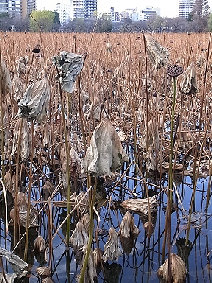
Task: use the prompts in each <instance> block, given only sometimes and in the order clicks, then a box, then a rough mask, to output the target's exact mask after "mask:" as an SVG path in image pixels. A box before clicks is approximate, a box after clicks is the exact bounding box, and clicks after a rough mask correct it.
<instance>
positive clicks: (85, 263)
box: [79, 176, 97, 283]
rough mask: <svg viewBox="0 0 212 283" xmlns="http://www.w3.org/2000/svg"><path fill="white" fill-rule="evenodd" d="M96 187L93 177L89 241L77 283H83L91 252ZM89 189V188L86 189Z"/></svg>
mask: <svg viewBox="0 0 212 283" xmlns="http://www.w3.org/2000/svg"><path fill="white" fill-rule="evenodd" d="M89 183H90V176H88V185H90V184H89ZM96 186H97V178H96V177H95V184H94V189H93V190H92V191H91V193H90V225H89V239H88V245H87V250H86V254H85V258H84V261H83V266H82V270H81V274H80V280H79V283H84V277H85V271H86V268H87V265H88V259H89V255H90V252H91V244H92V240H93V229H94V217H93V206H94V203H95V195H96ZM88 188H89V187H88Z"/></svg>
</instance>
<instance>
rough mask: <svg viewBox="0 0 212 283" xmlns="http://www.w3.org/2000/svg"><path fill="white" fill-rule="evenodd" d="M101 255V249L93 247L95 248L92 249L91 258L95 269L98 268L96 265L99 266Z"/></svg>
mask: <svg viewBox="0 0 212 283" xmlns="http://www.w3.org/2000/svg"><path fill="white" fill-rule="evenodd" d="M102 256H103V252H102V250H100V249H99V248H95V250H94V251H93V260H94V266H95V269H98V267H101V265H102Z"/></svg>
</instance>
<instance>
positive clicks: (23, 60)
mask: <svg viewBox="0 0 212 283" xmlns="http://www.w3.org/2000/svg"><path fill="white" fill-rule="evenodd" d="M28 61H29V58H28V56H24V57H20V58H19V59H18V60H16V66H17V67H16V70H17V73H18V75H24V74H26V72H27V64H28Z"/></svg>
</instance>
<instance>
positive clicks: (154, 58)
mask: <svg viewBox="0 0 212 283" xmlns="http://www.w3.org/2000/svg"><path fill="white" fill-rule="evenodd" d="M144 37H145V40H146V48H147V53H148V55H149V57H150V60H151V62H152V63H153V65H154V67H155V68H156V69H160V68H161V67H164V66H166V65H167V63H168V61H169V52H168V50H167V49H166V48H165V47H163V46H161V45H160V44H159V43H158V42H157V40H155V39H154V38H153V37H152V36H151V35H149V34H145V36H144Z"/></svg>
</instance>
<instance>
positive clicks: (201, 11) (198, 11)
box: [190, 0, 210, 32]
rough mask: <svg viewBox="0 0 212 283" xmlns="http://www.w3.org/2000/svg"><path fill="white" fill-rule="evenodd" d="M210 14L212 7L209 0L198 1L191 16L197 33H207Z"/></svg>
mask: <svg viewBox="0 0 212 283" xmlns="http://www.w3.org/2000/svg"><path fill="white" fill-rule="evenodd" d="M209 14H210V7H209V5H208V0H196V2H195V5H194V8H193V11H192V12H191V16H190V17H191V21H192V22H193V29H194V31H195V32H203V31H207V29H208V19H209Z"/></svg>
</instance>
